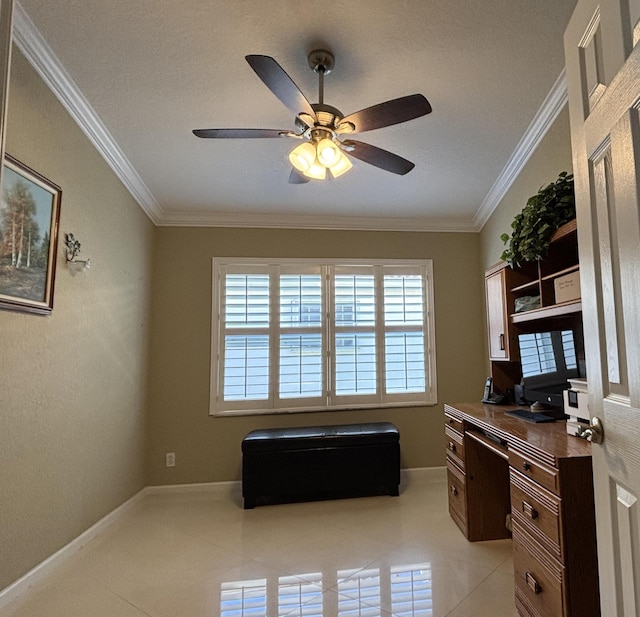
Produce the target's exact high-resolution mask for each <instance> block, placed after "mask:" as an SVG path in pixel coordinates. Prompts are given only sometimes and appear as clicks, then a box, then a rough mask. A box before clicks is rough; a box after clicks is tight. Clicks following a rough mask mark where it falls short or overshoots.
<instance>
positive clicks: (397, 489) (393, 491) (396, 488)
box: [389, 484, 400, 497]
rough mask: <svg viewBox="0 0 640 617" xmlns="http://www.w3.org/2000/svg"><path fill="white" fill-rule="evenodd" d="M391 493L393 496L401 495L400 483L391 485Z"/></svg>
mask: <svg viewBox="0 0 640 617" xmlns="http://www.w3.org/2000/svg"><path fill="white" fill-rule="evenodd" d="M389 495H391V497H398V496H399V495H400V486H399V485H398V484H394V485H393V486H390V487H389Z"/></svg>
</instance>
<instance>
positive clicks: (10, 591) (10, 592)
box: [0, 488, 146, 609]
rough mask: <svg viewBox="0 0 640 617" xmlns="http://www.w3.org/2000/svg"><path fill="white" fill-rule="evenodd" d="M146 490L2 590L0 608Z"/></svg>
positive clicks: (40, 577) (43, 575) (60, 561)
mask: <svg viewBox="0 0 640 617" xmlns="http://www.w3.org/2000/svg"><path fill="white" fill-rule="evenodd" d="M145 492H146V488H143V489H142V490H141V491H139V492H138V493H136V494H135V495H134V496H133V497H131V498H130V499H128V500H127V501H125V502H124V503H123V504H122V505H120V506H118V507H117V508H116V509H115V510H112V511H111V512H109V514H107V515H106V516H104V517H103V518H101V519H100V520H99V521H98V522H97V523H95V524H93V525H92V526H91V527H89V529H87V530H86V531H84V532H82V533H81V534H80V535H79V536H78V537H77V538H74V539H73V540H71V542H69V544H67V545H65V546H63V547H62V548H61V549H59V550H57V551H56V552H55V553H53V555H50V556H49V557H47V558H46V559H45V560H44V561H42V562H40V563H39V564H38V565H37V566H36V567H35V568H33V569H32V570H29V572H27V573H26V574H25V575H24V576H21V577H20V578H19V579H18V580H17V581H14V582H13V583H11V584H10V585H9V586H8V587H5V588H4V589H2V590H0V609H2V608H3V607H5V606H6V605H7V604H9V603H10V602H13V600H15V599H16V598H18V597H19V596H20V595H22V594H23V593H24V592H25V591H26V590H27V589H29V587H31V586H32V585H35V584H36V583H38V582H39V581H41V580H42V579H43V578H44V577H46V576H47V575H49V574H50V573H51V572H52V571H53V570H54V569H55V568H57V567H58V566H59V565H60V564H61V563H63V562H64V561H66V560H67V559H69V558H70V557H72V556H73V555H75V554H76V553H77V552H78V551H79V550H80V549H82V547H83V546H85V545H86V544H88V543H89V542H90V541H91V540H93V539H94V538H96V537H98V536H99V535H100V534H101V533H103V532H104V531H105V530H106V529H107V528H108V527H110V526H111V525H113V523H115V522H116V521H117V520H119V519H120V518H122V516H124V515H125V514H127V513H128V512H130V511H131V510H132V509H133V508H134V507H135V506H136V505H137V504H138V502H139V501H140V500H141V499H142V498H143V497H144V494H145Z"/></svg>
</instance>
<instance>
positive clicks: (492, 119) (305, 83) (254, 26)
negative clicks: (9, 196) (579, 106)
mask: <svg viewBox="0 0 640 617" xmlns="http://www.w3.org/2000/svg"><path fill="white" fill-rule="evenodd" d="M574 4H575V0H536V1H535V2H532V1H531V0H475V1H472V0H464V1H461V2H451V0H431V1H427V0H395V1H388V0H387V1H384V0H351V1H349V2H333V1H327V2H324V3H320V2H313V3H304V2H300V1H293V0H275V1H268V0H262V1H254V0H234V1H233V2H228V1H225V2H221V1H219V0H181V2H175V1H171V2H169V1H168V0H136V1H135V2H131V0H59V1H57V2H51V0H20V5H19V7H18V13H19V15H18V17H19V19H17V20H16V28H18V29H20V31H21V32H22V35H21V36H18V37H16V39H17V41H18V44H19V46H20V47H21V48H22V49H23V50H24V49H25V48H30V53H27V56H28V57H29V58H30V60H31V61H32V62H34V59H33V58H34V57H36V58H37V61H38V62H41V63H42V66H44V67H45V70H46V67H49V71H50V73H51V74H53V75H54V77H53V78H52V79H53V81H56V80H58V83H59V82H60V79H61V80H62V82H63V85H62V86H60V87H61V89H62V90H63V91H64V92H66V93H67V96H68V98H69V99H70V100H71V105H72V106H73V101H74V100H77V98H78V97H81V98H82V101H83V104H84V103H86V104H88V107H87V108H86V109H88V114H89V116H90V117H93V116H92V114H95V117H94V121H97V122H99V123H101V126H102V125H103V127H102V128H103V129H104V131H103V134H102V135H101V136H98V138H97V139H98V141H102V142H104V143H106V144H107V150H110V151H115V152H116V155H117V156H116V158H118V157H120V158H121V159H122V163H121V165H120V167H121V168H122V169H123V171H121V175H124V176H125V177H128V178H131V177H133V178H134V180H133V184H134V185H135V186H136V187H138V188H140V187H142V188H141V189H140V190H139V194H138V195H137V197H138V200H139V201H140V202H141V205H142V206H143V207H144V208H145V209H146V210H147V212H148V213H149V214H150V216H151V217H152V218H153V219H154V220H155V222H157V223H159V224H171V223H174V224H175V223H182V224H232V225H252V224H256V225H268V226H271V225H273V226H278V225H284V226H292V225H293V224H296V225H307V226H320V227H354V228H358V227H367V226H369V227H376V228H385V227H388V228H407V229H418V228H420V229H430V228H433V229H438V228H440V229H446V228H449V229H456V228H459V229H472V228H474V226H476V227H477V224H478V220H479V217H480V214H481V206H482V205H483V202H484V203H485V206H486V198H487V196H488V195H489V194H490V192H491V189H492V187H493V186H494V183H496V181H497V180H499V178H500V177H501V173H502V172H503V170H504V169H505V166H506V165H507V164H508V163H509V161H510V157H512V154H513V153H514V151H516V148H517V146H518V144H519V142H520V140H521V138H522V137H523V135H525V133H526V131H527V128H528V127H529V125H530V123H531V122H532V120H533V119H534V117H535V116H536V113H537V112H538V111H539V109H540V107H541V105H542V103H543V101H544V100H545V97H546V96H547V94H548V93H549V92H550V90H551V89H552V87H553V86H554V84H555V83H556V80H557V79H558V77H559V75H560V74H561V72H562V69H563V65H564V61H563V49H562V35H563V31H564V28H565V26H566V24H567V22H568V20H569V17H570V15H571V12H572V10H573V6H574ZM40 35H41V36H42V38H43V41H40V43H39V44H36V43H38V41H39V40H40V39H39V38H38V37H39V36H40ZM25 41H26V42H25ZM34 41H35V42H36V43H34ZM317 47H324V48H326V49H329V50H331V51H332V52H333V53H334V55H335V57H336V67H335V69H334V71H333V72H332V73H331V74H330V75H328V76H327V77H326V79H325V103H328V104H330V105H333V106H335V107H337V108H339V109H340V110H341V111H342V112H343V113H344V114H345V115H347V114H349V113H351V112H353V111H357V110H359V109H362V108H365V107H369V106H371V105H374V104H376V103H379V102H382V101H385V100H388V99H393V98H397V97H399V96H404V95H408V94H413V93H422V94H424V95H425V96H426V97H427V99H428V100H429V102H430V103H431V105H432V107H433V113H432V114H430V115H428V116H425V117H422V118H419V119H416V120H412V121H410V122H407V123H404V124H399V125H395V126H392V127H387V128H384V129H379V130H376V131H370V132H367V133H362V134H358V135H357V138H358V139H360V140H362V141H366V142H368V143H371V144H373V145H375V146H378V147H380V148H384V149H387V150H390V151H392V152H394V153H396V154H399V155H400V156H402V157H404V158H407V159H409V160H411V161H413V162H414V163H415V164H416V167H415V169H414V170H413V171H411V172H410V173H409V174H408V175H406V176H396V175H394V174H391V173H389V172H385V171H382V170H380V169H378V168H376V167H372V166H370V165H367V164H365V163H362V162H360V161H355V162H354V168H353V169H352V170H351V171H350V172H349V173H348V174H346V175H344V176H342V177H341V178H339V179H337V180H333V181H325V182H318V181H312V182H309V183H308V184H305V185H291V184H289V183H288V176H289V170H290V166H289V163H288V161H287V154H288V152H289V151H290V150H291V149H292V148H293V147H294V146H295V145H296V144H297V143H298V142H296V141H294V140H291V139H263V140H249V139H246V140H202V139H197V138H196V137H194V136H193V135H192V133H191V130H192V129H194V128H213V127H216V128H217V127H221V128H223V127H241V128H276V129H293V117H292V114H291V113H290V112H289V111H288V110H287V109H286V108H285V107H284V106H283V105H282V104H281V103H280V102H279V101H278V100H277V99H276V98H275V97H274V96H273V94H272V93H271V92H269V90H268V89H267V88H266V87H265V86H264V85H263V83H262V82H261V81H260V80H259V79H258V77H257V76H256V75H255V73H254V72H253V71H252V70H251V68H250V67H249V65H248V64H247V63H246V61H245V60H244V56H245V55H247V54H265V55H269V56H272V57H274V58H275V59H276V60H277V61H278V62H279V63H280V65H281V66H282V67H283V68H284V69H285V70H286V71H287V73H288V74H289V75H290V76H291V77H292V78H293V80H294V81H295V82H296V83H297V84H298V86H299V87H300V88H301V90H302V91H303V92H304V93H305V94H306V96H307V98H308V99H309V100H310V101H311V102H316V100H317V94H318V81H317V76H316V74H315V73H313V71H311V70H310V69H309V67H308V65H307V53H308V52H309V51H310V50H311V49H314V48H317ZM32 56H33V57H32ZM43 56H44V57H45V60H43V59H42V57H43ZM60 66H61V67H63V69H64V70H63V71H62V73H60V74H61V75H62V77H61V78H60V76H59V75H58V73H56V71H57V70H58V69H59V67H60ZM52 67H53V68H52ZM58 72H59V71H58ZM56 75H58V76H57V77H56ZM83 109H84V108H83ZM79 114H80V116H86V110H85V111H82V110H81V111H80V112H79ZM89 124H91V123H90V122H89ZM125 183H126V182H125ZM133 192H134V193H135V190H134V191H133ZM372 221H373V222H372Z"/></svg>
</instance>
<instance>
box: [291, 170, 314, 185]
mask: <svg viewBox="0 0 640 617" xmlns="http://www.w3.org/2000/svg"><path fill="white" fill-rule="evenodd" d="M307 182H309V178H307V177H306V176H305V175H303V174H301V173H300V172H299V171H298V170H297V169H296V168H295V167H292V168H291V173H290V174H289V184H306V183H307Z"/></svg>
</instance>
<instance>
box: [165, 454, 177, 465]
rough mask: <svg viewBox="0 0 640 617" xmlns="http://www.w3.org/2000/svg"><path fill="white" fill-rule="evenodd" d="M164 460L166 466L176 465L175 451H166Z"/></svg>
mask: <svg viewBox="0 0 640 617" xmlns="http://www.w3.org/2000/svg"><path fill="white" fill-rule="evenodd" d="M165 462H166V465H167V467H175V466H176V453H175V452H167V453H166V454H165Z"/></svg>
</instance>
